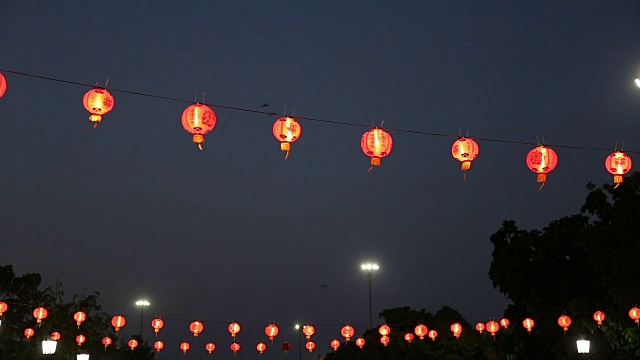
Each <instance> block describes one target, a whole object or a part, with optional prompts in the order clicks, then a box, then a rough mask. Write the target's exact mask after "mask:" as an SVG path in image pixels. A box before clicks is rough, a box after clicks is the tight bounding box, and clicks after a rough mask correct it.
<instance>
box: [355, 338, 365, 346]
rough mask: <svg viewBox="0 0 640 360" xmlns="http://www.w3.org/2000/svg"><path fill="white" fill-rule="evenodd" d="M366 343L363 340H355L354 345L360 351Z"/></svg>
mask: <svg viewBox="0 0 640 360" xmlns="http://www.w3.org/2000/svg"><path fill="white" fill-rule="evenodd" d="M366 343H367V342H366V341H365V340H364V338H357V339H356V345H357V346H358V347H359V348H360V349H362V347H363V346H364V344H366Z"/></svg>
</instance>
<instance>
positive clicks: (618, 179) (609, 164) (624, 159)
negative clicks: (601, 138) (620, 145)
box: [604, 151, 633, 189]
mask: <svg viewBox="0 0 640 360" xmlns="http://www.w3.org/2000/svg"><path fill="white" fill-rule="evenodd" d="M632 165H633V163H632V161H631V158H630V157H629V156H628V155H627V154H625V153H623V152H622V151H616V152H614V153H613V154H611V155H609V156H607V158H606V159H605V161H604V166H605V168H606V169H607V171H608V172H609V173H610V174H611V175H613V183H614V184H616V186H614V189H616V188H618V186H620V184H622V180H623V176H624V175H625V174H626V173H628V172H629V171H631V166H632Z"/></svg>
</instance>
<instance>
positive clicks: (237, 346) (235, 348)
mask: <svg viewBox="0 0 640 360" xmlns="http://www.w3.org/2000/svg"><path fill="white" fill-rule="evenodd" d="M229 349H231V351H233V353H234V354H236V353H238V351H240V344H238V343H237V342H234V343H233V344H231V346H229Z"/></svg>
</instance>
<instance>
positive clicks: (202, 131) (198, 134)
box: [182, 103, 218, 150]
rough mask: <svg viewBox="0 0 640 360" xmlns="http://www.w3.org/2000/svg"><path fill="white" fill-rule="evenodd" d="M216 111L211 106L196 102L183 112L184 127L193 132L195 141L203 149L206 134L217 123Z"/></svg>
mask: <svg viewBox="0 0 640 360" xmlns="http://www.w3.org/2000/svg"><path fill="white" fill-rule="evenodd" d="M217 121H218V120H217V118H216V113H215V112H213V110H211V108H210V107H208V106H206V105H202V104H200V103H195V104H193V105H191V106H189V107H187V108H186V109H184V111H183V112H182V127H183V128H184V129H185V130H186V131H188V132H189V133H191V134H193V142H194V143H196V144H198V149H200V150H202V143H203V142H204V136H205V135H206V134H208V133H209V132H210V131H211V130H213V128H214V127H215V126H216V123H217Z"/></svg>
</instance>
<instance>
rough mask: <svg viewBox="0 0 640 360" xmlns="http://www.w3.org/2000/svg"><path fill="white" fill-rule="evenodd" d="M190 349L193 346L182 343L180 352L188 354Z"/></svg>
mask: <svg viewBox="0 0 640 360" xmlns="http://www.w3.org/2000/svg"><path fill="white" fill-rule="evenodd" d="M190 348H191V345H190V344H189V343H188V342H186V341H185V342H182V343H180V350H182V353H183V354H186V353H187V351H189V349H190Z"/></svg>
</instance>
